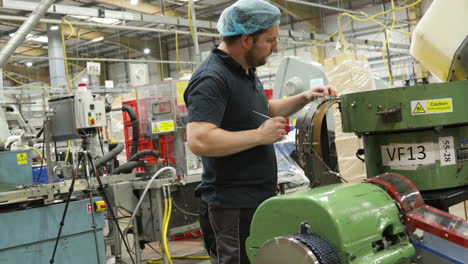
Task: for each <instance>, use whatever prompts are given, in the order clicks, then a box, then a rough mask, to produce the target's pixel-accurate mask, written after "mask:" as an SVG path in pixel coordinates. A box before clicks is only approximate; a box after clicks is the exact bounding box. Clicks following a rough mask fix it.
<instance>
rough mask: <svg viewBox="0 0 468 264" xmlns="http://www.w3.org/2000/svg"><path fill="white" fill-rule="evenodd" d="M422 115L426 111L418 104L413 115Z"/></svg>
mask: <svg viewBox="0 0 468 264" xmlns="http://www.w3.org/2000/svg"><path fill="white" fill-rule="evenodd" d="M422 113H426V110H424V107H422V105H421V104H420V103H418V104H417V105H416V107H415V108H414V110H413V114H422Z"/></svg>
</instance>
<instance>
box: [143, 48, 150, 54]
mask: <svg viewBox="0 0 468 264" xmlns="http://www.w3.org/2000/svg"><path fill="white" fill-rule="evenodd" d="M150 52H151V50H150V49H148V48H145V49H144V50H143V53H145V54H149V53H150Z"/></svg>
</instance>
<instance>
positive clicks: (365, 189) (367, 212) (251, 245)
mask: <svg viewBox="0 0 468 264" xmlns="http://www.w3.org/2000/svg"><path fill="white" fill-rule="evenodd" d="M303 222H307V223H308V225H309V226H310V228H309V231H310V232H311V233H315V234H319V235H320V236H321V237H323V238H324V239H326V240H327V241H328V242H329V243H330V244H331V245H332V246H333V247H334V248H335V249H336V251H337V253H338V255H339V258H340V260H341V263H353V264H368V263H410V262H411V261H410V258H411V257H412V256H413V255H414V248H413V246H412V245H411V244H410V243H409V241H408V238H407V237H406V235H405V234H406V233H405V230H406V228H405V226H404V225H403V224H402V223H401V219H400V212H399V209H398V207H397V206H396V204H395V202H394V200H393V199H392V198H391V197H390V196H389V195H388V194H387V193H386V192H385V191H384V190H383V189H382V188H380V187H378V186H376V185H374V184H370V183H360V184H333V185H327V186H323V187H318V188H314V189H310V190H307V191H303V192H297V193H293V194H288V195H282V196H277V197H273V198H270V199H268V200H267V201H265V202H263V203H262V204H261V205H260V207H259V208H258V209H257V211H256V212H255V215H254V217H253V220H252V224H251V228H250V230H251V231H250V237H249V238H248V240H247V242H246V247H247V254H248V256H249V258H250V260H251V261H253V260H254V258H255V255H256V254H257V252H258V250H259V249H260V248H261V246H262V245H264V244H265V243H266V242H267V241H269V240H271V239H273V238H275V237H281V236H287V235H294V234H298V233H299V230H300V227H301V223H303ZM389 241H391V242H389ZM379 243H387V245H389V246H387V247H384V248H378V246H376V245H378V244H379ZM388 243H389V244H388ZM377 260H379V261H377Z"/></svg>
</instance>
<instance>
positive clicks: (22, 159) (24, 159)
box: [16, 153, 28, 165]
mask: <svg viewBox="0 0 468 264" xmlns="http://www.w3.org/2000/svg"><path fill="white" fill-rule="evenodd" d="M16 160H17V161H18V165H22V164H28V153H18V154H16Z"/></svg>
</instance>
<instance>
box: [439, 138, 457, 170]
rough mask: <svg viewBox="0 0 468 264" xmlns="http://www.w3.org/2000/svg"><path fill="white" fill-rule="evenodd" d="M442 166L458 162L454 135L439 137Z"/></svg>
mask: <svg viewBox="0 0 468 264" xmlns="http://www.w3.org/2000/svg"><path fill="white" fill-rule="evenodd" d="M439 154H440V166H448V165H454V164H455V163H456V158H455V148H454V144H453V137H440V138H439Z"/></svg>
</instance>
